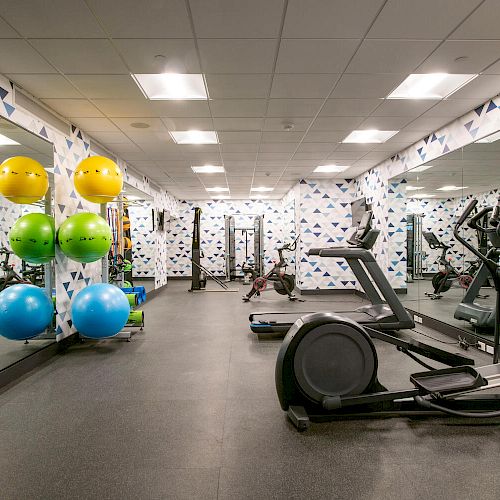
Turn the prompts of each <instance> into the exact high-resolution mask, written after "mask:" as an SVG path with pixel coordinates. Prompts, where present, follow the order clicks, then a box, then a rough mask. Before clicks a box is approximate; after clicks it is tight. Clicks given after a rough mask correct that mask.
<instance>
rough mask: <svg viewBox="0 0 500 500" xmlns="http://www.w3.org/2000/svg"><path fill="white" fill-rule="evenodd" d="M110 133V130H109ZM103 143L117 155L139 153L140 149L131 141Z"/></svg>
mask: <svg viewBox="0 0 500 500" xmlns="http://www.w3.org/2000/svg"><path fill="white" fill-rule="evenodd" d="M110 133H111V132H110ZM103 143H104V144H105V145H106V146H108V147H109V149H111V150H112V151H113V153H116V154H117V155H121V154H123V153H141V152H142V149H141V148H140V147H139V146H137V145H136V144H134V143H133V142H126V143H109V142H104V141H103Z"/></svg>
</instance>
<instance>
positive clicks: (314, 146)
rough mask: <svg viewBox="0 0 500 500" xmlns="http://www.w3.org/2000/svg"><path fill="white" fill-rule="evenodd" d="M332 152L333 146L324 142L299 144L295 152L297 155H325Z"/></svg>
mask: <svg viewBox="0 0 500 500" xmlns="http://www.w3.org/2000/svg"><path fill="white" fill-rule="evenodd" d="M332 150H333V146H332V145H331V144H328V143H325V142H303V143H302V144H299V147H298V149H297V152H298V153H310V152H314V153H319V152H322V153H323V154H327V153H330V152H331V151H332Z"/></svg>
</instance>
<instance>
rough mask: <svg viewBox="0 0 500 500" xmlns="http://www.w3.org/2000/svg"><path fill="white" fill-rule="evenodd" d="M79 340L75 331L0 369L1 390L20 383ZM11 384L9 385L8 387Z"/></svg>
mask: <svg viewBox="0 0 500 500" xmlns="http://www.w3.org/2000/svg"><path fill="white" fill-rule="evenodd" d="M76 342H78V334H76V333H73V334H72V335H70V336H69V337H66V338H65V339H63V340H61V342H56V341H55V340H54V343H52V344H49V345H47V346H45V347H42V348H41V349H40V350H38V351H36V352H34V353H32V354H30V355H29V356H26V357H25V358H23V359H20V360H19V361H16V362H15V363H12V364H11V365H9V366H7V367H5V368H2V369H1V370H0V390H2V392H3V390H7V389H8V388H10V387H11V386H12V385H14V384H16V383H18V382H19V381H20V380H22V379H23V378H24V377H25V376H26V375H28V374H29V372H31V371H32V370H34V369H35V368H37V367H39V366H41V365H42V364H44V363H46V362H47V361H48V360H49V359H51V358H53V357H54V356H56V355H57V354H61V353H62V352H64V351H65V350H66V349H67V348H68V347H69V346H71V345H73V344H75V343H76ZM7 386H9V387H7Z"/></svg>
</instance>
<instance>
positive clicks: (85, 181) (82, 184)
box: [75, 156, 123, 203]
mask: <svg viewBox="0 0 500 500" xmlns="http://www.w3.org/2000/svg"><path fill="white" fill-rule="evenodd" d="M75 188H76V190H77V191H78V194H79V195H80V196H81V197H82V198H85V199H86V200H87V201H91V202H92V203H108V202H110V201H113V200H114V199H115V198H116V197H117V196H118V195H119V194H120V191H121V190H122V188H123V174H122V171H121V170H120V168H119V167H118V165H117V164H116V163H115V162H114V161H113V160H110V159H109V158H105V157H104V156H91V157H89V158H87V159H85V160H83V161H81V162H80V163H79V165H78V167H76V170H75Z"/></svg>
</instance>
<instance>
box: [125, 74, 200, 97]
mask: <svg viewBox="0 0 500 500" xmlns="http://www.w3.org/2000/svg"><path fill="white" fill-rule="evenodd" d="M132 78H133V79H134V80H135V83H137V85H138V86H139V88H140V89H141V91H142V93H143V94H144V96H145V97H146V98H147V99H151V100H167V99H208V96H207V91H206V89H205V82H204V81H203V75H200V74H193V75H185V74H181V73H161V74H135V75H132Z"/></svg>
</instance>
